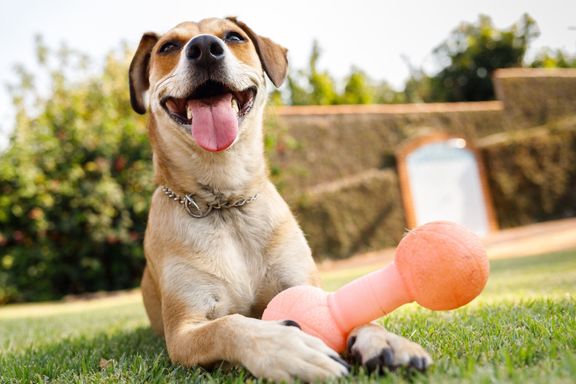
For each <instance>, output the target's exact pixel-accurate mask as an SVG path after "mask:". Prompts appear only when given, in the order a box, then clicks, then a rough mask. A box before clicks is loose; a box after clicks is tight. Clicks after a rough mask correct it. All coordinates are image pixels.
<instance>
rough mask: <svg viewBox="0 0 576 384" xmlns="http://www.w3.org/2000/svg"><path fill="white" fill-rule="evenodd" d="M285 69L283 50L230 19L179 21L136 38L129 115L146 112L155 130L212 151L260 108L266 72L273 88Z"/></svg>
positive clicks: (229, 140)
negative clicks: (180, 133) (180, 136)
mask: <svg viewBox="0 0 576 384" xmlns="http://www.w3.org/2000/svg"><path fill="white" fill-rule="evenodd" d="M286 71H287V59H286V49H284V48H282V47H281V46H279V45H277V44H275V43H274V42H273V41H271V40H270V39H268V38H265V37H262V36H259V35H257V34H256V33H254V32H253V31H252V30H251V29H250V28H249V27H248V26H247V25H246V24H244V23H242V22H240V21H238V20H236V19H235V18H227V19H205V20H202V21H200V22H198V23H193V22H185V23H181V24H179V25H177V26H176V27H174V28H173V29H172V30H170V31H169V32H167V33H166V34H164V35H162V36H159V35H157V34H155V33H145V34H144V35H143V36H142V39H141V41H140V45H139V46H138V49H137V51H136V54H135V55H134V58H133V59H132V63H131V64H130V100H131V103H132V107H133V108H134V110H135V111H136V112H138V113H140V114H144V113H145V112H146V110H147V109H148V108H149V109H150V111H151V113H152V114H153V115H154V119H155V120H156V121H157V122H158V123H159V124H160V125H161V126H162V127H164V126H169V127H171V129H176V130H180V131H183V132H185V133H186V134H187V137H188V138H190V139H192V140H191V141H192V142H193V143H195V145H198V146H199V147H201V148H202V149H204V150H206V151H210V152H219V151H223V150H225V149H227V148H229V147H230V146H232V144H234V142H235V141H236V140H237V139H238V137H239V135H240V133H241V132H242V129H243V125H244V124H243V123H244V122H245V121H246V120H249V119H250V114H251V113H255V112H253V111H254V110H256V109H260V108H261V107H262V105H263V104H264V102H265V100H266V96H267V95H266V81H265V74H267V75H268V77H269V78H270V80H272V83H273V84H274V85H275V86H280V85H281V84H282V82H283V81H284V78H285V76H286ZM146 94H148V98H146Z"/></svg>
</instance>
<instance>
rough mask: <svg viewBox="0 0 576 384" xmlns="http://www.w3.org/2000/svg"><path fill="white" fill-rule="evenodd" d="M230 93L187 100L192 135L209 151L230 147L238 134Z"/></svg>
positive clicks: (236, 119)
mask: <svg viewBox="0 0 576 384" xmlns="http://www.w3.org/2000/svg"><path fill="white" fill-rule="evenodd" d="M231 102H232V95H231V94H229V93H228V94H225V95H222V96H216V97H212V98H209V99H202V100H189V101H188V105H187V108H188V110H189V111H191V112H192V136H193V137H194V139H195V140H196V142H197V143H198V145H199V146H201V147H202V148H204V149H205V150H207V151H210V152H219V151H223V150H225V149H226V148H228V147H230V146H231V145H232V143H234V140H236V136H238V118H237V116H236V112H235V111H234V110H233V109H232V105H231Z"/></svg>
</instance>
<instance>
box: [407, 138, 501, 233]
mask: <svg viewBox="0 0 576 384" xmlns="http://www.w3.org/2000/svg"><path fill="white" fill-rule="evenodd" d="M406 166H407V171H408V179H409V183H410V192H411V195H412V201H413V207H414V214H415V220H416V225H421V224H424V223H427V222H430V221H434V220H449V221H453V222H456V223H459V224H462V225H464V226H466V227H467V228H469V229H471V230H472V231H474V232H475V233H476V234H478V235H485V234H487V233H488V232H489V231H490V223H489V219H488V209H487V202H486V199H485V196H484V193H483V189H482V183H481V179H480V177H481V176H480V171H479V168H478V164H477V161H476V157H475V155H474V152H472V151H471V150H469V149H467V148H465V141H464V140H463V139H448V140H445V141H438V142H432V143H429V144H425V145H423V146H421V147H419V148H418V149H416V150H414V151H413V152H411V153H410V154H408V155H407V156H406Z"/></svg>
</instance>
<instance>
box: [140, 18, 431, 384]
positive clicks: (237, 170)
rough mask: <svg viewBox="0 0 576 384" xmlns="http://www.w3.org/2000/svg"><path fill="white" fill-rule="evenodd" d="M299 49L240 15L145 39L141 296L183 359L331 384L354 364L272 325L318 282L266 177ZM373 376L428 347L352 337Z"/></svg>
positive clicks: (360, 331) (351, 354)
mask: <svg viewBox="0 0 576 384" xmlns="http://www.w3.org/2000/svg"><path fill="white" fill-rule="evenodd" d="M287 65H288V62H287V50H286V49H285V48H283V47H281V46H280V45H278V44H276V43H274V42H273V41H272V40H270V39H268V38H266V37H263V36H260V35H258V34H256V33H255V32H254V31H253V30H252V29H251V28H250V27H248V26H247V25H246V24H245V23H243V22H241V21H239V20H237V19H236V18H226V19H216V18H211V19H204V20H202V21H200V22H184V23H181V24H179V25H177V26H176V27H174V28H173V29H171V30H170V31H168V32H167V33H165V34H163V35H158V34H156V33H145V34H144V35H143V36H142V39H141V41H140V44H139V46H138V48H137V50H136V53H135V55H134V58H133V59H132V62H131V64H130V69H129V80H130V100H131V104H132V107H133V109H134V110H135V111H136V112H138V113H140V114H144V113H146V112H147V111H149V122H148V134H149V138H150V142H151V146H152V150H153V166H154V174H155V182H156V183H157V184H158V188H157V190H156V191H155V193H154V194H153V197H152V203H151V207H150V212H149V218H148V223H147V228H146V234H145V240H144V249H145V255H146V267H145V270H144V274H143V278H142V295H143V301H144V306H145V308H146V312H147V314H148V317H149V319H150V323H151V326H152V329H153V330H154V331H155V332H156V333H157V334H159V335H161V336H163V337H164V338H165V341H166V347H167V351H168V354H169V357H170V359H171V361H172V362H173V363H176V364H181V365H184V366H186V367H193V366H204V367H210V366H212V365H213V364H215V363H219V362H223V361H224V362H230V363H233V364H240V365H242V366H244V367H245V368H246V369H247V370H248V371H250V372H251V373H252V374H253V375H254V376H256V377H259V378H266V379H270V380H274V381H291V380H293V379H300V380H304V381H316V380H325V379H331V378H337V377H342V376H345V375H347V374H348V372H349V368H350V367H349V365H348V364H347V362H346V361H345V360H344V359H343V358H342V357H340V356H339V355H338V354H337V353H336V352H335V351H333V350H332V349H330V348H329V347H327V346H326V345H325V344H324V343H323V342H322V341H320V340H319V339H317V338H315V337H312V336H310V335H307V334H305V333H304V332H302V331H301V330H300V329H299V326H298V324H296V323H295V322H294V321H291V320H290V319H286V321H264V320H260V317H261V315H262V312H263V310H264V308H265V307H266V304H267V303H268V302H269V301H270V300H271V299H272V298H273V297H274V296H275V295H276V294H277V293H279V292H280V291H282V290H284V289H287V288H289V287H292V286H295V285H301V284H313V285H317V284H318V283H319V279H318V273H317V270H316V267H315V264H314V261H313V259H312V256H311V251H310V248H309V246H308V244H307V242H306V240H305V237H304V235H303V233H302V231H301V229H300V227H299V226H298V224H297V222H296V220H295V218H294V217H293V215H292V214H291V212H290V209H289V207H288V205H287V204H286V202H285V201H284V200H283V199H282V197H281V196H280V195H279V193H278V192H277V190H276V188H275V187H274V186H273V184H272V183H271V182H270V181H269V179H268V169H267V165H266V161H265V157H264V150H263V129H262V119H263V111H264V105H265V102H266V98H267V81H268V80H267V79H269V80H270V81H271V82H272V84H274V85H275V86H276V87H279V86H280V85H281V84H282V82H283V81H284V79H285V77H286V74H287ZM344 357H345V358H349V360H353V361H357V362H359V363H361V364H363V365H365V366H366V367H367V368H368V369H369V370H370V371H374V370H382V369H387V368H389V369H394V368H396V367H401V366H406V367H413V368H416V369H419V370H424V369H425V368H426V367H428V366H429V365H430V364H431V363H432V359H431V358H430V356H429V354H428V353H427V352H426V351H425V350H424V349H423V348H422V347H421V346H420V345H418V344H416V343H413V342H411V341H409V340H407V339H405V338H402V337H400V336H397V335H394V334H392V333H390V332H388V331H386V330H385V329H384V328H382V327H380V326H378V325H376V324H367V325H364V326H361V327H358V328H356V329H355V330H354V331H353V332H351V334H350V335H349V337H348V343H347V353H346V354H345V356H344Z"/></svg>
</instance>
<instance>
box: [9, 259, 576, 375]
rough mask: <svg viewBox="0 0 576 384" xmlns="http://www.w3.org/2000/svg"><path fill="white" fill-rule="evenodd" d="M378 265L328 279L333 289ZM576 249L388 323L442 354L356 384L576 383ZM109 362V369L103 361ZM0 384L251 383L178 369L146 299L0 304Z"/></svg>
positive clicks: (403, 311) (496, 268)
mask: <svg viewBox="0 0 576 384" xmlns="http://www.w3.org/2000/svg"><path fill="white" fill-rule="evenodd" d="M370 270H371V269H370V268H366V267H360V268H355V269H350V270H347V271H333V272H330V273H324V274H323V276H322V277H323V281H324V287H325V288H326V289H328V290H334V289H336V288H337V287H339V286H341V285H343V284H345V283H346V282H348V281H350V280H351V279H353V278H355V277H358V276H361V275H363V274H366V273H367V272H369V271H370ZM575 292H576V251H572V252H562V253H556V254H550V255H542V256H535V257H524V258H516V259H508V260H495V261H492V262H491V276H490V279H489V282H488V285H487V287H486V289H485V290H484V292H483V293H482V294H481V295H480V297H479V298H477V299H476V300H474V301H473V302H472V303H470V304H469V305H467V306H465V307H463V308H460V309H458V310H455V311H448V312H433V311H429V310H427V309H424V308H421V307H419V306H418V305H416V304H409V305H406V306H403V307H401V308H399V309H398V310H396V311H394V312H393V313H391V314H390V315H388V316H386V317H384V318H382V319H380V320H379V322H381V323H382V324H383V325H385V326H386V327H387V328H388V329H390V330H391V331H393V332H396V333H399V334H401V335H404V336H406V337H409V338H411V339H412V340H414V341H416V342H418V343H421V344H422V345H423V346H424V347H425V348H427V349H428V350H429V351H430V352H431V354H432V355H433V356H434V358H435V366H434V367H433V368H432V370H431V371H430V372H428V373H427V374H426V375H416V376H413V377H411V378H407V377H406V376H405V375H403V374H401V373H397V374H389V375H387V376H384V377H381V378H375V377H370V376H367V375H366V374H365V373H363V372H362V371H355V373H354V376H353V378H351V379H349V380H348V381H353V382H358V383H364V382H366V383H372V382H391V383H392V382H408V381H411V382H439V383H451V382H453V383H461V382H464V383H467V382H471V383H484V382H543V383H544V382H554V383H558V382H560V383H562V382H566V383H569V382H570V383H571V382H573V381H572V380H573V377H576V300H575V298H574V293H575ZM102 361H104V364H103V363H102ZM0 367H1V369H0V383H4V382H7V383H12V382H14V383H20V382H24V383H28V382H47V381H50V382H51V383H71V382H90V383H144V382H154V383H164V382H166V383H167V382H223V383H236V382H237V383H243V382H245V381H246V380H248V378H249V375H248V374H247V373H246V372H245V371H244V370H242V369H238V368H233V369H232V370H231V371H230V370H227V369H223V368H222V369H217V370H216V371H210V372H209V371H205V370H203V369H185V368H183V367H179V366H174V365H172V364H171V363H170V361H169V359H168V357H167V355H166V351H165V348H164V344H163V341H162V340H161V339H159V338H157V337H155V336H154V335H153V334H152V332H151V331H150V329H149V327H148V321H147V319H146V314H145V311H144V308H143V306H142V301H141V298H140V295H139V293H138V292H137V291H136V292H133V293H130V294H127V295H122V296H118V297H110V298H106V299H101V300H95V301H86V302H73V303H48V304H29V305H15V306H8V307H3V308H0Z"/></svg>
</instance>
